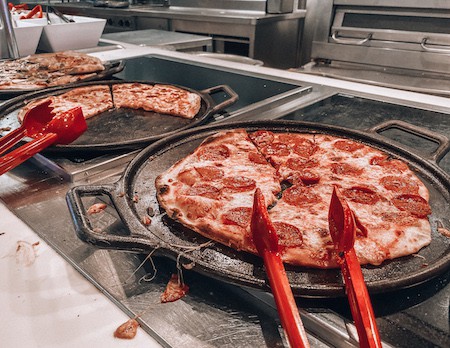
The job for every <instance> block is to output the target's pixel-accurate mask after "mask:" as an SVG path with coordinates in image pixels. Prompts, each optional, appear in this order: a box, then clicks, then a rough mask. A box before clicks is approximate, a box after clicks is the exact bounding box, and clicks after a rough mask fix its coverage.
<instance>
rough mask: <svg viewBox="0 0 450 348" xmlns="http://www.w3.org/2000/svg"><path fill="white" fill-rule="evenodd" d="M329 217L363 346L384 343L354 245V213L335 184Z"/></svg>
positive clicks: (374, 345) (361, 345)
mask: <svg viewBox="0 0 450 348" xmlns="http://www.w3.org/2000/svg"><path fill="white" fill-rule="evenodd" d="M328 220H329V227H330V234H331V237H332V239H333V243H334V245H335V248H336V251H337V252H338V263H339V264H340V266H341V270H342V275H343V278H344V284H345V289H346V292H347V297H348V301H349V304H350V310H351V312H352V317H353V320H354V321H355V326H356V330H357V331H358V336H359V344H360V347H363V348H376V347H381V340H380V334H379V332H378V327H377V323H376V321H375V314H374V312H373V308H372V303H371V301H370V297H369V292H368V291H367V287H366V283H365V282H364V276H363V274H362V271H361V266H360V264H359V261H358V258H357V257H356V253H355V249H354V242H355V233H356V222H355V214H354V213H353V211H352V210H351V209H350V207H349V206H348V204H347V202H346V201H345V199H344V198H343V197H342V196H341V194H340V192H339V190H338V189H337V188H336V187H334V189H333V194H332V196H331V202H330V210H329V214H328Z"/></svg>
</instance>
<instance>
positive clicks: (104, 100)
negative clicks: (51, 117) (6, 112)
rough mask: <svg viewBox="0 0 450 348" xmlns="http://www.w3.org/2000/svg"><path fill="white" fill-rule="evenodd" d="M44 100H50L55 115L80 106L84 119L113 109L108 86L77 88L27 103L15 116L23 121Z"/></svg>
mask: <svg viewBox="0 0 450 348" xmlns="http://www.w3.org/2000/svg"><path fill="white" fill-rule="evenodd" d="M46 100H51V104H50V106H52V107H53V113H54V114H55V115H56V114H58V113H62V112H66V111H68V110H70V109H72V108H74V107H77V106H81V109H82V111H83V115H84V117H85V118H86V119H88V118H90V117H93V116H95V115H98V114H100V113H102V112H105V111H108V110H110V109H112V108H113V103H112V97H111V92H110V89H109V86H108V85H94V86H87V87H79V88H74V89H72V90H70V91H68V92H66V93H63V94H59V95H57V96H51V97H47V98H42V99H38V100H35V101H32V102H30V103H28V104H27V105H25V106H24V107H23V108H22V109H20V110H19V113H18V114H17V117H18V119H19V121H20V122H22V121H23V118H24V116H25V114H26V113H27V112H28V110H31V109H32V108H34V107H35V106H36V105H38V104H41V103H43V102H44V101H46Z"/></svg>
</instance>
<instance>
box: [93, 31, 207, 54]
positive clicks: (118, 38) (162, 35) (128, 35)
mask: <svg viewBox="0 0 450 348" xmlns="http://www.w3.org/2000/svg"><path fill="white" fill-rule="evenodd" d="M101 39H102V40H105V39H106V40H110V41H115V42H116V43H117V44H121V43H127V44H133V45H139V46H158V47H162V48H165V49H173V50H176V51H192V50H194V51H198V50H201V51H211V50H212V38H211V37H209V36H204V35H195V34H185V33H177V32H174V31H165V30H156V29H144V30H134V31H123V32H118V33H107V34H103V35H102V37H101Z"/></svg>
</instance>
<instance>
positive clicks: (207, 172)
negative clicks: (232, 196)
mask: <svg viewBox="0 0 450 348" xmlns="http://www.w3.org/2000/svg"><path fill="white" fill-rule="evenodd" d="M195 170H196V171H197V172H198V173H199V174H200V176H201V177H202V179H203V180H206V181H212V180H218V179H220V178H222V177H223V170H222V169H220V168H217V167H214V166H205V167H197V168H195Z"/></svg>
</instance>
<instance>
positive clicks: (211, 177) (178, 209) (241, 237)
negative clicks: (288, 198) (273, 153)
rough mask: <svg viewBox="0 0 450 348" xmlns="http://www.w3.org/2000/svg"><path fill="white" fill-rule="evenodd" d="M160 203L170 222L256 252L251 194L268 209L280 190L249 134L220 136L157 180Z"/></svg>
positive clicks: (231, 133)
mask: <svg viewBox="0 0 450 348" xmlns="http://www.w3.org/2000/svg"><path fill="white" fill-rule="evenodd" d="M156 187H157V192H158V194H157V198H158V201H159V203H160V205H161V207H162V208H164V209H165V212H166V213H167V215H168V216H169V217H171V218H172V219H174V220H176V221H179V222H181V223H182V224H183V225H185V226H187V227H189V228H191V229H192V230H194V231H197V232H198V233H200V234H202V235H203V236H205V237H208V238H211V239H213V240H215V241H218V242H221V243H223V244H225V245H228V246H231V247H233V248H235V249H238V250H247V251H251V252H256V250H255V248H254V245H253V243H252V241H251V237H250V233H249V231H250V230H249V226H250V218H251V210H252V206H253V192H254V190H255V188H256V187H260V188H261V190H262V192H263V195H264V197H265V200H266V202H267V203H268V204H271V203H273V202H275V200H276V194H277V193H278V192H279V191H280V190H281V187H280V184H279V182H278V179H277V178H276V171H275V169H274V168H273V167H272V166H271V165H270V164H269V163H268V162H267V161H266V160H265V159H264V158H263V157H262V156H261V155H260V154H259V153H258V151H257V149H256V147H255V146H254V145H253V143H252V142H251V141H250V139H249V138H248V136H247V132H246V131H245V130H242V129H240V130H234V131H229V132H222V133H218V134H217V135H214V136H211V137H209V138H208V139H206V140H205V141H204V142H203V143H202V144H201V145H200V146H199V147H198V148H197V150H195V151H194V152H193V153H192V154H190V155H188V156H187V157H185V158H184V159H182V160H180V161H179V162H177V163H176V164H175V165H174V166H172V167H171V168H170V169H169V170H167V171H166V172H164V173H163V174H161V175H160V176H158V178H157V179H156Z"/></svg>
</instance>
